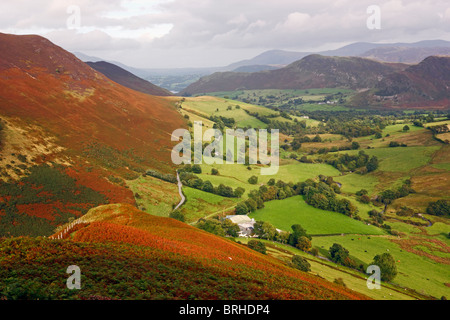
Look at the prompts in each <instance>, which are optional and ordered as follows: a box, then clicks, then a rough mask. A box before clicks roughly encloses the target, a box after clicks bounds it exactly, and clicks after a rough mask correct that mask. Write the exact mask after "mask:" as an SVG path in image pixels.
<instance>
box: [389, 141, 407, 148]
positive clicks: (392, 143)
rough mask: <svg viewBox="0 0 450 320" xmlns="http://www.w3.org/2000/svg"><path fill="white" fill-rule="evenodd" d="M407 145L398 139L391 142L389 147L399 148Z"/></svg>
mask: <svg viewBox="0 0 450 320" xmlns="http://www.w3.org/2000/svg"><path fill="white" fill-rule="evenodd" d="M407 146H408V145H407V144H404V143H400V142H397V141H391V142H390V143H389V148H398V147H407Z"/></svg>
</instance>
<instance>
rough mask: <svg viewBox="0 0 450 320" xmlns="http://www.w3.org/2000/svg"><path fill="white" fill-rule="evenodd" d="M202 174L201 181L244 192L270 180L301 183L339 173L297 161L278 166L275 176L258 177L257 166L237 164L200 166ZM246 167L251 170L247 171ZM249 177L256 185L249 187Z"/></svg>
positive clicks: (323, 166)
mask: <svg viewBox="0 0 450 320" xmlns="http://www.w3.org/2000/svg"><path fill="white" fill-rule="evenodd" d="M201 167H202V172H203V173H202V174H200V175H198V176H199V177H200V178H201V179H202V180H204V181H206V180H209V181H210V182H211V183H212V184H213V185H214V186H218V185H219V184H221V183H223V184H225V185H228V186H230V187H232V188H237V187H242V188H244V189H245V190H246V192H248V191H250V190H254V189H258V188H259V186H260V185H261V184H267V182H268V181H269V180H270V179H275V180H276V181H278V180H282V181H284V182H293V183H297V182H303V181H306V180H308V179H315V178H316V177H317V176H318V175H320V174H323V175H327V176H337V175H339V174H340V172H339V171H338V170H337V169H335V168H334V167H332V166H330V165H327V164H311V163H301V162H298V161H293V160H291V161H287V162H286V164H283V165H280V167H279V170H278V173H277V174H276V175H273V176H272V175H265V176H263V175H260V174H261V168H260V167H259V166H258V165H250V166H246V165H242V164H241V165H239V164H214V165H207V164H202V165H201ZM248 167H250V168H251V170H248ZM212 168H216V169H218V170H219V175H217V176H213V175H211V169H212ZM251 176H257V177H258V184H256V185H251V184H249V183H248V179H249V178H250V177H251Z"/></svg>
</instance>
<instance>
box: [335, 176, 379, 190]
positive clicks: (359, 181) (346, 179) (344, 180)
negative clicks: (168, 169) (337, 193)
mask: <svg viewBox="0 0 450 320" xmlns="http://www.w3.org/2000/svg"><path fill="white" fill-rule="evenodd" d="M334 180H335V181H336V182H339V183H341V184H342V188H341V190H342V191H343V192H348V193H356V192H358V191H359V190H361V189H366V190H367V191H368V192H369V194H373V193H374V190H375V187H376V185H377V184H378V179H377V178H376V177H374V176H373V175H369V174H365V175H361V174H357V173H351V174H347V175H345V176H340V177H336V178H334Z"/></svg>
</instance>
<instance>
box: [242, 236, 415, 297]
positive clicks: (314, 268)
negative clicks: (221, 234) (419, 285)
mask: <svg viewBox="0 0 450 320" xmlns="http://www.w3.org/2000/svg"><path fill="white" fill-rule="evenodd" d="M248 240H249V239H248V238H240V239H239V241H241V242H243V243H247V242H248ZM262 241H263V242H264V243H265V244H266V247H267V252H268V255H269V256H273V257H274V258H277V259H280V260H282V261H285V262H286V263H289V262H290V261H291V259H292V256H293V255H299V256H302V257H303V258H305V259H307V260H308V262H309V263H310V265H311V271H310V273H311V274H316V275H318V276H320V277H322V278H324V279H326V280H328V281H330V282H333V281H334V280H335V279H337V278H342V279H343V280H344V283H345V284H346V286H347V288H349V289H351V290H354V291H356V292H360V293H362V294H365V295H367V296H368V297H370V298H372V299H376V300H411V299H415V297H414V296H411V294H410V293H408V292H401V291H402V290H400V289H398V288H394V287H392V286H391V285H389V284H386V283H383V284H382V288H381V289H380V290H370V289H368V288H367V279H366V278H367V275H365V274H363V273H360V272H357V271H355V270H351V269H347V268H344V267H341V266H339V265H336V264H334V263H331V262H329V261H326V260H323V259H320V258H318V257H314V256H312V255H310V254H308V253H305V252H304V251H301V250H298V249H296V248H294V247H291V246H288V245H284V244H281V243H276V242H271V241H267V240H262Z"/></svg>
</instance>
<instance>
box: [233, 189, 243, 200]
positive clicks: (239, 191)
mask: <svg viewBox="0 0 450 320" xmlns="http://www.w3.org/2000/svg"><path fill="white" fill-rule="evenodd" d="M244 193H245V189H244V188H242V187H237V188H236V189H235V190H234V196H235V197H236V198H241V197H242V195H243V194H244Z"/></svg>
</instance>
